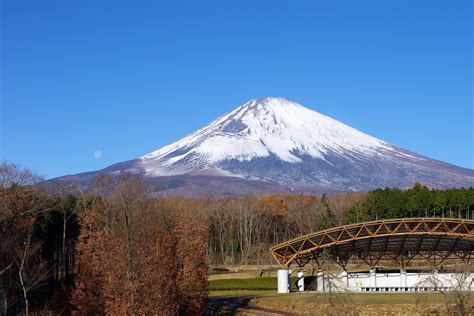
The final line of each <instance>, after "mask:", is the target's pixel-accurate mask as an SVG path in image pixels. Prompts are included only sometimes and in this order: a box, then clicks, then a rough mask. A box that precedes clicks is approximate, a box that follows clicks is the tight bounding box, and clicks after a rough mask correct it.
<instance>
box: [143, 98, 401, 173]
mask: <svg viewBox="0 0 474 316" xmlns="http://www.w3.org/2000/svg"><path fill="white" fill-rule="evenodd" d="M391 150H392V148H391V146H390V145H389V144H387V143H385V142H383V141H381V140H378V139H376V138H374V137H372V136H369V135H367V134H364V133H362V132H360V131H358V130H356V129H353V128H351V127H349V126H347V125H345V124H343V123H340V122H338V121H336V120H334V119H332V118H330V117H328V116H325V115H322V114H320V113H317V112H315V111H312V110H310V109H308V108H305V107H303V106H301V105H299V104H297V103H295V102H292V101H290V100H288V99H285V98H264V99H256V100H251V101H249V102H247V103H245V104H244V105H242V106H240V107H238V108H237V109H235V110H234V111H232V112H230V113H228V114H226V115H224V116H222V117H220V118H218V119H217V120H215V121H214V122H212V123H211V124H209V125H208V126H206V127H204V128H202V129H200V130H198V131H196V132H195V133H193V134H191V135H189V136H187V137H185V138H183V139H182V140H180V141H177V142H175V143H173V144H171V145H169V146H166V147H164V148H162V149H160V150H157V151H154V152H152V153H150V154H147V155H145V156H143V157H141V160H142V162H143V165H144V167H145V170H146V173H147V175H149V176H160V175H176V174H183V173H186V172H190V171H197V170H205V169H208V168H213V167H214V168H216V167H217V166H218V164H219V162H222V161H226V160H232V159H235V160H237V161H251V160H252V159H255V158H262V157H269V156H270V155H274V156H276V157H277V158H278V159H280V160H282V161H284V162H288V163H302V162H303V161H302V159H301V158H300V156H302V155H307V156H309V157H312V158H317V159H322V160H325V158H324V157H325V155H327V154H328V153H337V154H341V155H344V154H347V153H360V154H364V155H371V156H375V155H378V154H380V153H381V151H391Z"/></svg>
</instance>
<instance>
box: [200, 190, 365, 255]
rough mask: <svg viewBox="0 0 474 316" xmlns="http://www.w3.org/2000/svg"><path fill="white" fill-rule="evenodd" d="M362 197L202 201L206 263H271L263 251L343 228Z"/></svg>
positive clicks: (302, 196) (277, 197)
mask: <svg viewBox="0 0 474 316" xmlns="http://www.w3.org/2000/svg"><path fill="white" fill-rule="evenodd" d="M364 196H365V194H363V193H348V194H339V195H334V196H329V197H328V196H325V195H323V196H322V197H321V198H319V197H317V196H307V195H271V196H264V197H253V196H246V197H237V198H236V197H234V198H228V199H214V200H212V201H208V202H207V203H206V204H207V205H208V207H207V210H206V213H207V216H208V222H209V237H208V247H209V260H210V262H211V263H223V264H274V263H275V262H274V259H273V258H272V256H271V254H270V251H269V248H270V247H271V246H272V245H275V244H277V243H280V242H283V241H285V240H287V239H289V238H294V237H297V236H300V235H303V234H308V233H310V232H314V231H318V230H321V229H326V228H329V227H332V226H337V225H343V224H346V223H347V222H348V216H347V214H348V211H349V209H350V208H351V207H352V206H353V205H354V204H355V203H356V202H358V201H360V200H362V199H363V197H364Z"/></svg>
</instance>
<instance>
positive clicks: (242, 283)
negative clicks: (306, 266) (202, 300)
mask: <svg viewBox="0 0 474 316" xmlns="http://www.w3.org/2000/svg"><path fill="white" fill-rule="evenodd" d="M276 288H277V278H273V277H270V278H268V277H267V278H249V279H220V280H211V281H209V290H210V291H235V290H254V291H255V290H256V291H259V290H273V291H274V292H276Z"/></svg>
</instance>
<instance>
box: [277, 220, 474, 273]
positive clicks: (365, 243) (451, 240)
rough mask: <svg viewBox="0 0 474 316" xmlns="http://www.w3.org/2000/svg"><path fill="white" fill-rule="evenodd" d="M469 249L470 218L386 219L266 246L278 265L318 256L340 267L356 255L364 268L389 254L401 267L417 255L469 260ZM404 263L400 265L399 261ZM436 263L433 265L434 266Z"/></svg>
mask: <svg viewBox="0 0 474 316" xmlns="http://www.w3.org/2000/svg"><path fill="white" fill-rule="evenodd" d="M473 251H474V220H468V219H456V218H401V219H387V220H379V221H372V222H364V223H358V224H350V225H345V226H340V227H334V228H330V229H326V230H323V231H319V232H315V233H311V234H308V235H305V236H301V237H299V238H296V239H292V240H288V241H286V242H284V243H281V244H278V245H276V246H274V247H272V248H271V252H272V254H273V256H274V257H275V259H276V260H277V261H278V263H279V264H280V265H281V266H282V267H288V266H290V265H291V264H297V265H298V266H300V267H302V266H304V265H305V264H307V263H308V262H310V261H311V260H316V261H318V259H320V257H321V254H322V253H323V252H325V253H327V254H328V255H329V256H330V257H332V258H333V259H334V260H335V261H336V262H337V263H339V264H341V265H342V266H345V264H344V262H345V263H347V261H348V260H349V258H351V257H353V256H356V257H358V258H360V259H362V260H364V261H365V262H366V263H367V264H369V265H370V266H375V265H376V264H377V263H378V262H379V260H380V259H382V258H384V257H386V256H389V257H390V258H391V260H397V261H398V260H399V263H400V264H401V265H404V264H407V263H408V261H410V260H411V259H413V258H414V257H415V256H417V255H419V256H422V257H424V258H426V259H429V258H430V256H436V255H437V256H439V257H441V258H445V259H446V258H447V257H449V256H452V255H455V256H457V257H458V258H461V259H463V260H466V259H467V261H469V260H470V258H471V255H472V253H473ZM404 260H405V261H404ZM438 264H439V263H438Z"/></svg>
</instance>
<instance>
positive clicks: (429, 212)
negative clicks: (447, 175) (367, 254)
mask: <svg viewBox="0 0 474 316" xmlns="http://www.w3.org/2000/svg"><path fill="white" fill-rule="evenodd" d="M473 211H474V188H468V189H465V188H461V189H448V190H437V189H431V190H430V189H429V188H428V187H426V186H423V185H421V184H420V183H415V185H414V186H413V187H412V188H410V189H408V190H400V189H396V188H385V189H377V190H374V191H371V192H369V193H368V194H367V196H366V197H365V198H364V199H363V200H362V201H360V202H358V203H356V204H355V205H354V206H353V207H352V208H351V210H350V212H349V220H350V221H351V222H360V221H367V220H377V219H384V218H403V217H457V218H469V219H472V218H474V215H473Z"/></svg>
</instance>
